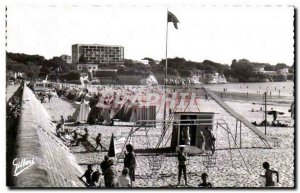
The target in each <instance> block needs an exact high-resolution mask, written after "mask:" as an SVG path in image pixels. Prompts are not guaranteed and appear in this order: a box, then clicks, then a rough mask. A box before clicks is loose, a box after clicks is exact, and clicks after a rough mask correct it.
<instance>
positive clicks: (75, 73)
mask: <svg viewBox="0 0 300 193" xmlns="http://www.w3.org/2000/svg"><path fill="white" fill-rule="evenodd" d="M63 78H65V79H66V80H79V79H80V73H79V72H78V71H76V70H72V71H70V72H68V73H67V74H65V75H64V76H63Z"/></svg>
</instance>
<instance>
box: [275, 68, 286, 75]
mask: <svg viewBox="0 0 300 193" xmlns="http://www.w3.org/2000/svg"><path fill="white" fill-rule="evenodd" d="M277 73H278V74H281V75H287V74H289V68H282V69H278V70H277Z"/></svg>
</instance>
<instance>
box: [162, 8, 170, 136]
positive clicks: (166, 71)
mask: <svg viewBox="0 0 300 193" xmlns="http://www.w3.org/2000/svg"><path fill="white" fill-rule="evenodd" d="M168 15H169V11H168V9H167V30H166V64H165V80H164V82H165V86H164V88H165V101H164V127H163V132H164V131H165V130H166V116H167V104H166V97H167V76H168V70H167V69H168V25H169V19H168Z"/></svg>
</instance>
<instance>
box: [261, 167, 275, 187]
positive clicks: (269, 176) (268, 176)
mask: <svg viewBox="0 0 300 193" xmlns="http://www.w3.org/2000/svg"><path fill="white" fill-rule="evenodd" d="M263 168H264V169H265V170H266V172H265V175H261V176H262V177H265V178H266V187H269V186H275V183H274V181H273V173H275V174H276V177H277V183H278V182H279V173H278V172H277V171H274V170H270V164H269V163H268V162H264V163H263Z"/></svg>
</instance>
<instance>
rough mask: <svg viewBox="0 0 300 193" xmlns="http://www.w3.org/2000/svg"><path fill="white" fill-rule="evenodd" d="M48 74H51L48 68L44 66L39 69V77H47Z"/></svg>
mask: <svg viewBox="0 0 300 193" xmlns="http://www.w3.org/2000/svg"><path fill="white" fill-rule="evenodd" d="M50 73H51V70H50V68H48V67H47V66H46V65H45V66H42V68H41V69H40V73H39V76H41V77H45V76H47V75H48V74H50Z"/></svg>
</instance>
